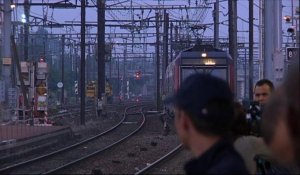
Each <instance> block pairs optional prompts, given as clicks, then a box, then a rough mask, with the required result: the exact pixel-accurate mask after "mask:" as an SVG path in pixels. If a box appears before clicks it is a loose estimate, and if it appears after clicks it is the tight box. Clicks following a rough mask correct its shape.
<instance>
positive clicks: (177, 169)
mask: <svg viewBox="0 0 300 175" xmlns="http://www.w3.org/2000/svg"><path fill="white" fill-rule="evenodd" d="M192 157H193V155H192V153H191V152H190V151H188V150H181V151H180V152H179V153H178V154H176V155H175V156H174V157H172V159H170V160H167V161H165V162H163V163H162V164H160V165H159V166H157V167H155V168H153V170H151V171H149V172H147V174H185V172H184V164H185V163H186V162H187V161H188V160H190V159H191V158H192Z"/></svg>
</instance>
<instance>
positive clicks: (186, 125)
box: [181, 111, 192, 131]
mask: <svg viewBox="0 0 300 175" xmlns="http://www.w3.org/2000/svg"><path fill="white" fill-rule="evenodd" d="M181 112H182V113H181V118H182V128H183V129H184V130H185V131H188V130H190V128H191V124H192V121H191V119H190V117H189V116H188V114H187V113H186V112H184V111H181Z"/></svg>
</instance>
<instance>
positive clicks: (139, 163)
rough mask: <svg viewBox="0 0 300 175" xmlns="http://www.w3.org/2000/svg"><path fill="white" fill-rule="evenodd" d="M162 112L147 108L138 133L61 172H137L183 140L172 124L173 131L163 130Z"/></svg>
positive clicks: (60, 172)
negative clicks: (166, 133) (143, 124)
mask: <svg viewBox="0 0 300 175" xmlns="http://www.w3.org/2000/svg"><path fill="white" fill-rule="evenodd" d="M150 111H151V110H150ZM161 115H162V114H159V113H156V114H153V113H151V112H147V113H146V118H147V120H146V123H145V126H144V127H143V128H142V129H141V131H139V132H138V133H137V134H135V135H134V136H132V137H130V138H129V139H127V140H126V141H124V142H123V143H122V144H119V145H116V146H115V147H113V148H112V149H110V150H108V151H106V152H105V153H103V154H100V155H98V156H95V157H93V158H91V159H89V160H87V161H84V162H82V163H80V164H77V165H76V166H71V167H69V168H67V169H65V170H63V171H59V172H58V173H59V174H71V173H74V174H90V173H96V174H97V173H99V174H101V173H102V174H135V173H136V172H138V171H140V170H142V169H144V168H145V167H148V166H149V165H151V164H152V162H155V161H156V160H157V159H160V158H161V157H162V156H163V155H165V154H167V153H169V152H170V151H171V150H173V149H174V148H175V147H176V146H177V145H179V144H180V142H179V140H178V137H177V135H176V132H175V130H174V129H175V128H174V127H173V125H172V126H171V131H170V133H169V134H168V135H165V134H164V123H163V122H162V121H161ZM170 160H172V158H170ZM170 173H171V174H172V172H170ZM160 174H161V173H160ZM164 174H166V173H164Z"/></svg>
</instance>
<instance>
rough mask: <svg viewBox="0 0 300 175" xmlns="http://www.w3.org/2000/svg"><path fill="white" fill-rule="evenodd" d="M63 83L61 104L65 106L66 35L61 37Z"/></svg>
mask: <svg viewBox="0 0 300 175" xmlns="http://www.w3.org/2000/svg"><path fill="white" fill-rule="evenodd" d="M61 82H62V84H63V86H62V88H61V98H60V104H61V106H63V105H64V104H65V94H64V93H65V35H64V34H63V35H62V36H61Z"/></svg>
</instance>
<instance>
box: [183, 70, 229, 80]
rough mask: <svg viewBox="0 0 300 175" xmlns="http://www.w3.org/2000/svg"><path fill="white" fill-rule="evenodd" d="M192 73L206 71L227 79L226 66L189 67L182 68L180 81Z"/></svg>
mask: <svg viewBox="0 0 300 175" xmlns="http://www.w3.org/2000/svg"><path fill="white" fill-rule="evenodd" d="M194 73H208V74H211V75H213V76H216V77H219V78H221V79H223V80H225V81H227V78H226V77H227V69H226V68H203V67H202V68H197V67H189V68H183V69H182V81H184V80H185V79H186V78H187V77H188V76H190V75H191V74H194Z"/></svg>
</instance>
